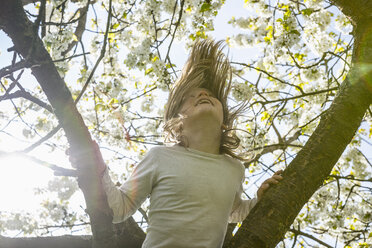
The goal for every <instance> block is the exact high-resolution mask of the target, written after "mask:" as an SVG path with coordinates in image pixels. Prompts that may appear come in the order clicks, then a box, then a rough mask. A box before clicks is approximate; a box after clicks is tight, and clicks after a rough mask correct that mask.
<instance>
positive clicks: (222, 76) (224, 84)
mask: <svg viewBox="0 0 372 248" xmlns="http://www.w3.org/2000/svg"><path fill="white" fill-rule="evenodd" d="M224 47H225V45H224V42H223V41H218V42H215V41H213V40H208V39H207V40H202V41H197V42H196V43H195V44H194V45H193V47H192V50H191V53H190V55H189V58H188V60H187V62H186V64H185V65H184V68H183V70H182V73H181V76H180V77H179V78H178V80H177V81H176V82H175V83H174V86H173V88H172V90H171V92H170V94H169V98H168V103H167V105H166V110H165V116H164V122H165V125H164V132H165V142H167V143H179V144H180V145H183V146H185V147H187V146H188V144H187V140H185V137H184V136H183V135H182V119H183V118H185V116H182V115H181V114H180V113H179V112H180V108H181V106H182V103H183V100H184V96H185V94H186V93H187V92H188V91H190V90H191V89H194V88H205V89H208V90H209V91H211V92H212V93H213V94H214V96H215V97H216V98H217V99H218V100H219V101H220V102H221V104H222V109H223V128H222V129H221V130H222V135H221V145H220V153H221V154H228V155H230V156H231V157H234V158H237V159H240V160H244V159H243V158H242V157H241V156H239V155H238V154H237V153H236V152H235V150H236V148H238V147H239V144H240V139H239V138H238V137H237V136H236V134H235V131H234V128H233V125H234V121H235V120H236V118H237V116H239V115H240V114H241V112H243V111H244V110H245V108H246V103H245V102H243V103H242V104H240V105H238V106H235V107H233V108H229V107H228V105H227V97H228V94H229V92H230V90H231V79H232V68H231V65H230V62H229V60H228V57H227V56H226V55H225V54H224V53H223V51H222V50H223V48H224Z"/></svg>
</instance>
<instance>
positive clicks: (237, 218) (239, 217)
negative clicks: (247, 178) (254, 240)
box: [229, 165, 257, 223]
mask: <svg viewBox="0 0 372 248" xmlns="http://www.w3.org/2000/svg"><path fill="white" fill-rule="evenodd" d="M244 171H245V169H244V167H243V165H242V180H241V183H240V187H239V190H238V192H237V193H236V195H235V200H234V204H233V209H232V212H231V214H230V216H229V223H237V222H242V221H243V220H245V218H246V217H247V216H248V214H249V212H250V211H251V210H252V208H253V207H254V206H255V205H256V203H257V196H255V197H254V198H253V199H250V200H243V199H242V198H241V195H242V193H243V182H244Z"/></svg>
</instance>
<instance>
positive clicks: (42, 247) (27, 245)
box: [0, 235, 92, 248]
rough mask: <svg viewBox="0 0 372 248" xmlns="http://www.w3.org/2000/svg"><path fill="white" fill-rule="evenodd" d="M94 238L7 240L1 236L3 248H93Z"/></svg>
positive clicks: (61, 237) (65, 237)
mask: <svg viewBox="0 0 372 248" xmlns="http://www.w3.org/2000/svg"><path fill="white" fill-rule="evenodd" d="M91 239H92V236H71V235H64V236H58V237H37V238H6V237H2V236H0V247H2V248H50V247H53V248H66V247H69V248H72V247H73V248H75V247H76V248H89V247H92V240H91Z"/></svg>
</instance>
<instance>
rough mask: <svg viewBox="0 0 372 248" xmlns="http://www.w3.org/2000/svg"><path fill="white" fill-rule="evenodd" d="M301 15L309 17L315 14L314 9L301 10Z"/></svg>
mask: <svg viewBox="0 0 372 248" xmlns="http://www.w3.org/2000/svg"><path fill="white" fill-rule="evenodd" d="M301 13H302V14H303V15H306V16H309V15H311V14H312V13H314V9H312V8H308V9H303V10H301Z"/></svg>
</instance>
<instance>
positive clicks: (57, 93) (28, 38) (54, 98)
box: [0, 0, 144, 248]
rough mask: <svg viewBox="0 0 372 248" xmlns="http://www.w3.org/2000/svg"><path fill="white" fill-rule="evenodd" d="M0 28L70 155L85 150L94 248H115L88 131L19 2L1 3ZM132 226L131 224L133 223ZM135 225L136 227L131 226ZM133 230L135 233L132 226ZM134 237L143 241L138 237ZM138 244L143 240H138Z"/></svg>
mask: <svg viewBox="0 0 372 248" xmlns="http://www.w3.org/2000/svg"><path fill="white" fill-rule="evenodd" d="M0 27H1V29H3V30H4V32H5V33H6V34H7V35H8V36H9V37H10V38H11V39H12V41H13V44H14V50H15V51H17V52H18V53H19V54H21V55H22V57H23V58H24V59H25V60H26V61H28V62H29V64H31V65H32V67H31V70H32V74H33V75H34V76H35V78H36V79H37V81H38V82H39V84H40V86H41V87H42V89H43V91H44V93H45V94H46V96H47V98H48V100H49V102H50V104H51V105H52V107H53V110H54V113H55V115H56V117H57V119H58V121H59V123H60V124H61V126H62V127H63V129H64V131H65V134H66V136H67V140H68V142H69V144H70V147H71V150H72V151H81V150H83V149H84V151H85V152H87V153H88V154H92V156H89V157H90V159H87V160H86V161H85V162H86V163H84V164H81V165H79V167H78V168H77V171H78V182H79V186H80V188H81V189H82V191H83V193H84V197H85V201H86V205H87V209H86V212H87V213H88V215H89V217H90V222H91V228H92V233H93V242H92V244H93V247H99V248H103V247H116V246H117V244H116V241H117V239H116V238H115V235H114V232H113V228H112V226H113V225H112V216H111V210H110V208H109V206H108V203H107V199H106V194H105V193H104V191H103V188H102V186H101V181H100V177H99V175H98V172H97V171H96V169H95V168H98V166H96V165H95V163H96V161H95V160H94V156H93V151H94V148H93V146H92V142H91V136H90V133H89V131H88V128H87V127H86V126H85V124H84V121H83V119H82V117H81V115H80V114H79V112H78V111H77V109H76V106H75V103H74V101H73V99H72V96H71V93H70V91H69V89H68V88H67V86H66V84H65V83H64V81H63V79H62V78H61V77H60V75H59V73H58V71H57V69H56V67H55V66H54V63H53V62H52V59H51V57H50V55H49V54H48V52H47V51H46V49H45V47H44V45H43V42H42V41H41V40H40V38H39V36H38V34H37V31H38V29H37V28H35V27H34V25H33V23H32V22H31V21H30V20H28V18H27V16H26V15H25V13H24V10H23V7H22V2H21V1H20V0H4V1H2V6H1V8H0ZM132 223H134V222H132ZM134 224H135V223H134ZM133 230H136V231H137V230H138V228H136V227H135V226H134V228H133ZM133 237H144V234H143V233H142V234H141V233H140V234H138V235H135V236H133ZM137 241H138V243H141V242H142V241H143V239H142V240H141V239H138V240H137Z"/></svg>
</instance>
